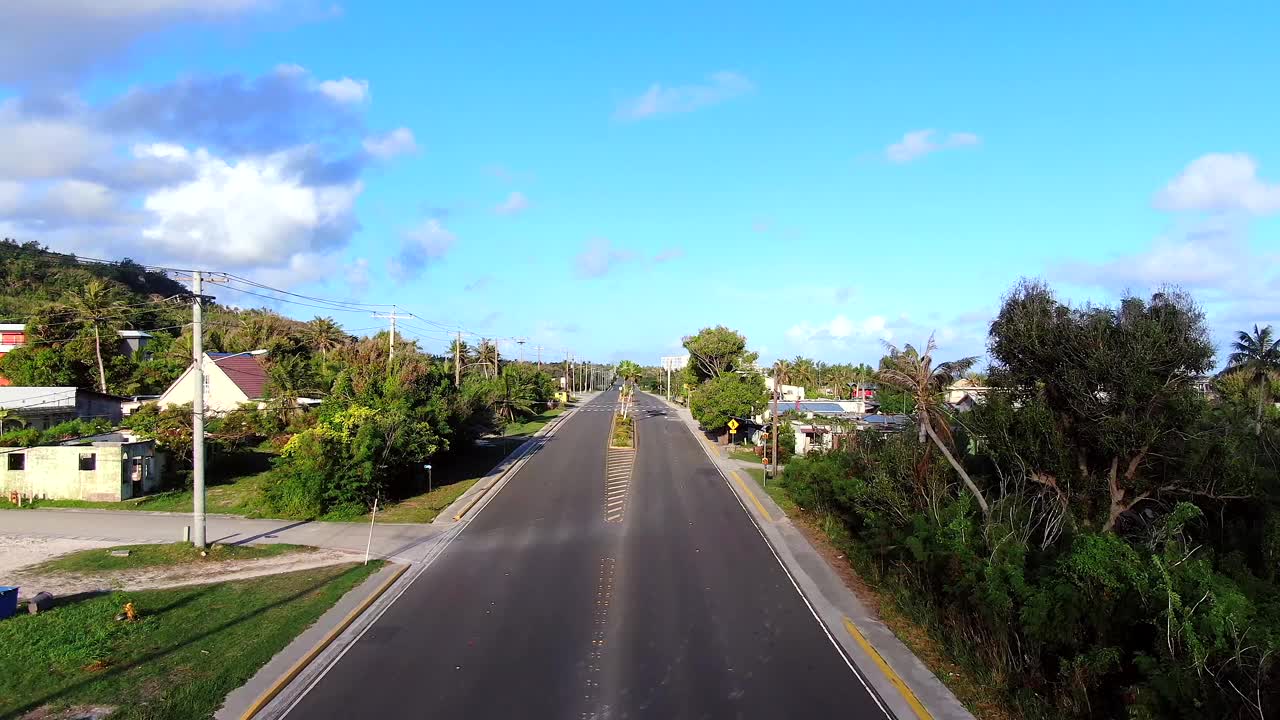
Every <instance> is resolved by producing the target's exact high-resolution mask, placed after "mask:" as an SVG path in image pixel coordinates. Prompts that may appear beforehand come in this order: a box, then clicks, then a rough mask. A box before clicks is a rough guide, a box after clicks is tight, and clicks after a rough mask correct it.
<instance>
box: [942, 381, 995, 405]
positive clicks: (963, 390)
mask: <svg viewBox="0 0 1280 720" xmlns="http://www.w3.org/2000/svg"><path fill="white" fill-rule="evenodd" d="M990 391H991V388H989V387H984V386H982V385H979V384H978V383H976V382H974V381H972V380H970V379H969V378H960V379H959V380H957V381H955V382H953V383H951V385H949V386H948V387H947V404H948V405H956V406H966V407H969V408H971V407H973V405H974V404H976V403H980V402H982V400H983V399H984V398H985V397H986V396H987V393H988V392H990Z"/></svg>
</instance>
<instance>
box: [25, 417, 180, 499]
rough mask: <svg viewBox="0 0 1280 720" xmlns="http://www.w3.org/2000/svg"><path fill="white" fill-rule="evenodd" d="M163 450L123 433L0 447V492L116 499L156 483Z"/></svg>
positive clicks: (134, 494) (142, 492) (151, 489)
mask: <svg viewBox="0 0 1280 720" xmlns="http://www.w3.org/2000/svg"><path fill="white" fill-rule="evenodd" d="M163 471H164V455H163V454H157V453H156V444H155V441H154V440H142V439H139V438H136V437H134V436H132V435H130V434H128V433H124V432H111V433H104V434H102V435H95V436H92V437H85V438H77V439H75V440H67V441H66V442H63V443H60V444H58V445H42V446H37V447H25V448H4V449H3V450H0V492H2V493H3V494H4V495H8V494H9V493H12V492H17V493H20V494H21V495H23V496H25V497H33V498H42V499H50V500H91V501H108V502H116V501H120V500H127V499H129V498H134V497H139V496H142V495H145V494H147V493H149V492H154V491H155V490H158V489H159V488H160V479H161V476H162V474H163Z"/></svg>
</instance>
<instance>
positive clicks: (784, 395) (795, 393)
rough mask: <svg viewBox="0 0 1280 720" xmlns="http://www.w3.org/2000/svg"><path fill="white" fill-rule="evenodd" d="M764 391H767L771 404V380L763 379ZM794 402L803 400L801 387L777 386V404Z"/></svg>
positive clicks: (784, 384)
mask: <svg viewBox="0 0 1280 720" xmlns="http://www.w3.org/2000/svg"><path fill="white" fill-rule="evenodd" d="M764 389H765V390H767V391H769V401H770V402H773V378H771V377H768V376H766V377H765V379H764ZM796 400H804V388H803V387H801V386H799V385H787V384H786V383H782V384H781V385H779V386H778V402H795V401H796Z"/></svg>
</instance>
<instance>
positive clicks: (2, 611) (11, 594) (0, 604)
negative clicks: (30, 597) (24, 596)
mask: <svg viewBox="0 0 1280 720" xmlns="http://www.w3.org/2000/svg"><path fill="white" fill-rule="evenodd" d="M17 611H18V588H16V587H10V586H8V585H0V620H6V619H8V618H11V617H13V614H14V613H16V612H17Z"/></svg>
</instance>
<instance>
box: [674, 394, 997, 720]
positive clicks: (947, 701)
mask: <svg viewBox="0 0 1280 720" xmlns="http://www.w3.org/2000/svg"><path fill="white" fill-rule="evenodd" d="M655 397H657V396H655ZM659 399H661V398H659ZM664 402H665V401H664ZM668 404H669V405H670V406H671V407H672V408H673V409H675V412H676V415H677V416H678V417H679V418H680V420H682V421H683V422H684V423H685V425H686V426H687V427H688V429H689V431H690V432H691V433H693V435H694V437H696V438H697V440H698V443H699V444H700V445H701V446H702V447H703V448H704V449H705V450H706V451H707V457H708V458H710V459H711V461H712V462H713V463H715V464H716V465H717V466H718V467H719V468H720V471H721V473H722V474H724V475H725V477H726V478H733V479H734V480H735V481H736V482H734V481H731V482H729V487H730V488H731V489H732V490H733V492H734V493H735V494H736V495H738V498H739V500H740V501H741V502H742V505H743V507H744V508H745V509H746V511H747V513H748V514H750V515H751V516H752V517H753V518H754V519H755V521H756V526H757V527H758V528H759V529H760V532H761V533H762V534H763V535H764V536H765V539H766V540H767V541H768V543H769V545H770V546H771V547H772V548H773V549H774V552H775V554H776V555H777V557H778V560H779V561H780V562H782V564H783V565H784V566H785V567H786V568H787V570H788V572H789V573H790V574H791V575H792V577H793V579H794V580H795V581H796V584H797V585H798V586H799V588H800V589H801V590H802V593H803V595H804V596H805V597H806V598H807V599H808V600H809V602H810V603H811V604H812V606H813V608H814V610H815V612H816V613H817V614H818V615H819V616H820V617H821V618H822V622H823V624H824V625H826V626H827V629H828V631H829V632H830V634H831V636H832V637H833V638H835V639H836V640H837V642H839V643H840V645H841V647H843V648H844V650H845V652H846V653H848V655H849V656H850V657H852V658H854V659H855V660H856V662H857V664H858V667H859V669H860V670H861V671H862V673H863V675H864V676H865V677H866V678H867V679H868V680H869V681H871V682H872V684H873V685H875V686H876V690H877V692H878V693H879V694H880V696H881V697H882V698H884V699H885V700H886V701H887V702H888V703H889V705H890V706H891V707H892V708H893V711H894V714H895V715H896V716H897V717H899V718H904V719H905V718H922V719H923V718H930V717H932V718H957V719H961V720H973V715H972V714H971V713H970V712H969V711H968V710H967V709H966V708H965V707H964V705H962V704H961V703H960V701H959V700H958V699H957V698H956V696H955V695H954V694H952V692H951V690H950V689H948V688H947V686H946V685H944V684H943V683H942V681H941V680H939V679H938V678H937V676H935V675H934V674H933V671H931V670H930V669H929V668H928V667H926V666H925V664H924V663H923V662H921V661H920V659H919V658H917V657H916V656H915V654H914V653H912V652H911V650H910V649H909V648H908V647H907V646H906V645H903V644H902V641H900V640H898V638H897V636H895V635H894V634H893V631H892V630H890V629H889V628H888V627H887V626H886V625H885V624H884V623H883V622H881V621H880V618H878V617H877V616H876V615H875V614H874V613H872V612H871V611H870V610H868V609H867V607H866V606H865V605H863V604H862V601H861V600H859V599H858V597H857V596H856V595H854V594H853V591H852V590H850V589H849V588H848V587H846V586H845V584H844V581H843V580H841V578H840V576H839V575H838V574H836V571H835V570H834V569H833V568H832V567H831V566H830V565H828V564H827V561H826V560H825V559H824V558H823V557H822V555H821V554H819V553H818V551H817V550H815V549H814V548H813V546H812V545H810V544H809V541H808V540H807V539H805V537H804V535H803V534H802V533H801V532H800V530H799V529H797V528H796V527H795V525H794V524H792V522H791V520H790V519H789V518H788V517H787V515H786V513H784V512H783V511H782V509H781V508H779V507H778V505H777V504H776V503H775V502H774V501H773V499H772V498H770V497H769V495H768V494H767V493H765V492H764V491H763V490H762V489H761V488H760V487H759V486H758V485H756V484H755V481H754V480H752V479H751V478H750V477H748V476H747V475H746V473H744V472H742V471H741V470H742V467H741V466H742V463H741V462H740V461H737V460H732V459H729V458H727V457H725V456H724V453H723V452H722V451H721V447H719V446H717V445H715V444H714V443H712V442H711V441H710V440H708V439H706V436H705V435H704V434H703V433H702V431H701V430H700V429H699V428H698V423H697V421H695V420H694V419H693V415H692V414H691V413H690V412H689V410H688V409H687V408H684V407H682V406H680V405H677V404H675V403H668ZM850 625H852V626H853V629H852V630H851V629H850ZM854 630H856V634H855V632H854ZM864 643H866V644H867V645H866V646H864ZM882 663H883V664H886V665H887V667H883V666H882ZM895 680H896V682H895ZM898 682H902V683H905V685H906V687H908V688H910V693H909V694H908V693H903V692H901V691H900V690H901V689H900V688H898V687H897V683H898Z"/></svg>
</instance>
